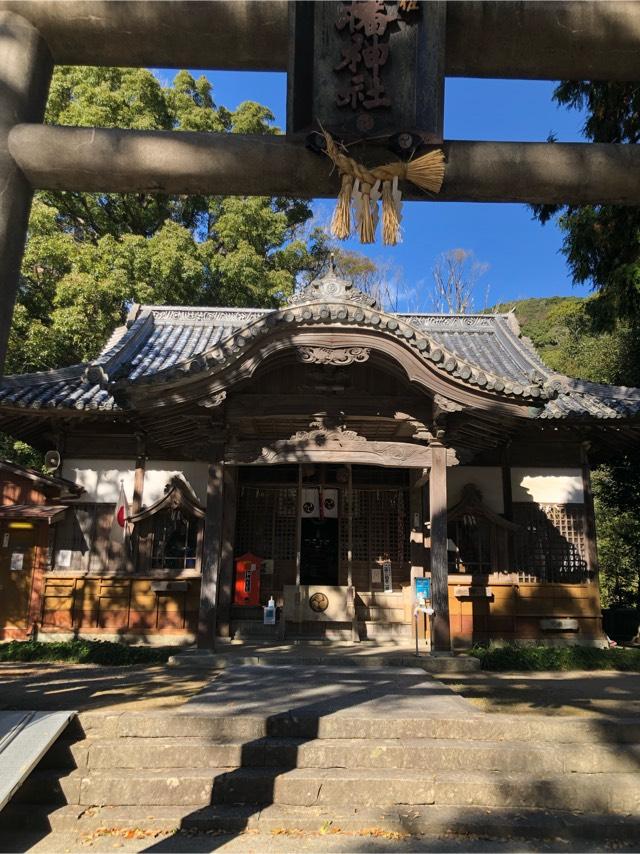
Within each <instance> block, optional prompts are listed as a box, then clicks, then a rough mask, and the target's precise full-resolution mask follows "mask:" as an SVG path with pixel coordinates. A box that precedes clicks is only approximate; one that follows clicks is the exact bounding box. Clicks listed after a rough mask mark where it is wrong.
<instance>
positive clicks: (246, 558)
mask: <svg viewBox="0 0 640 854" xmlns="http://www.w3.org/2000/svg"><path fill="white" fill-rule="evenodd" d="M261 566H262V558H261V557H258V556H257V555H254V554H251V553H250V552H249V553H247V554H246V555H242V556H241V557H239V558H237V560H236V582H235V586H234V595H233V604H234V605H253V606H256V605H259V604H260V567H261Z"/></svg>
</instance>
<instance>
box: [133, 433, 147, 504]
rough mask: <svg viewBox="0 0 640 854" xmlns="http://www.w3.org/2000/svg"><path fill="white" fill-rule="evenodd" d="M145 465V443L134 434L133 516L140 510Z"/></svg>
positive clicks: (140, 435) (138, 435) (142, 438)
mask: <svg viewBox="0 0 640 854" xmlns="http://www.w3.org/2000/svg"><path fill="white" fill-rule="evenodd" d="M146 464H147V454H146V443H145V440H144V436H143V435H142V434H141V433H137V434H136V471H135V475H134V478H133V501H132V502H131V510H132V513H133V514H134V515H135V514H136V513H139V512H140V511H141V510H142V497H143V492H144V472H145V468H146Z"/></svg>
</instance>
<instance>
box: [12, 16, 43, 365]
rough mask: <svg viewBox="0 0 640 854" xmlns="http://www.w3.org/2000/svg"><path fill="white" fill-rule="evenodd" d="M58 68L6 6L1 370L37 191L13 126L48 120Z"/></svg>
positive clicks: (36, 35) (26, 24) (34, 33)
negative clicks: (12, 144) (18, 160)
mask: <svg viewBox="0 0 640 854" xmlns="http://www.w3.org/2000/svg"><path fill="white" fill-rule="evenodd" d="M52 70H53V63H52V60H51V56H50V54H49V49H48V47H47V45H46V44H45V42H44V41H43V39H42V37H41V36H40V33H39V32H38V31H37V30H36V29H35V28H34V27H33V26H32V25H31V24H30V23H29V22H28V21H26V20H25V19H24V18H21V17H20V16H19V15H14V14H13V13H12V12H0V270H1V271H2V275H1V277H0V375H2V370H3V366H4V360H5V357H6V353H7V343H8V341H9V330H10V329H11V320H12V317H13V306H14V303H15V299H16V293H17V290H18V282H19V279H20V263H21V261H22V253H23V251H24V244H25V239H26V235H27V223H28V221H29V212H30V210H31V199H32V196H33V191H32V189H31V187H30V185H29V183H28V181H27V179H26V178H25V176H24V175H23V174H22V172H21V171H20V169H19V168H18V167H17V166H16V164H15V162H14V160H13V158H12V157H11V155H10V153H9V132H10V130H11V128H12V127H13V126H14V125H16V124H19V123H20V122H25V121H26V122H41V121H42V118H43V116H44V108H45V104H46V101H47V93H48V91H49V82H50V80H51V72H52Z"/></svg>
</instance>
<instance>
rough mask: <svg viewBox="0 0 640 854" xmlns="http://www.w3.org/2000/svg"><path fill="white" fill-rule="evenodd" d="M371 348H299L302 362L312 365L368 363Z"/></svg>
mask: <svg viewBox="0 0 640 854" xmlns="http://www.w3.org/2000/svg"><path fill="white" fill-rule="evenodd" d="M370 353H371V350H370V349H369V347H298V357H299V359H300V361H301V362H306V363H307V364H312V365H351V364H353V363H354V362H366V361H367V359H368V358H369V354H370Z"/></svg>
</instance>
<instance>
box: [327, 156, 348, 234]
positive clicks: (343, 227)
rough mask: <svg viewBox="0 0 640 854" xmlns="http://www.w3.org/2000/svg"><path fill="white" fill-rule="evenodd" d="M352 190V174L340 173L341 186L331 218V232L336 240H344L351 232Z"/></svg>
mask: <svg viewBox="0 0 640 854" xmlns="http://www.w3.org/2000/svg"><path fill="white" fill-rule="evenodd" d="M352 191H353V175H349V173H348V172H344V173H343V174H342V186H341V187H340V194H339V195H338V202H337V204H336V209H335V211H334V212H333V218H332V220H331V234H333V236H334V237H337V238H338V240H346V239H347V237H349V235H350V234H351V193H352Z"/></svg>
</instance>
